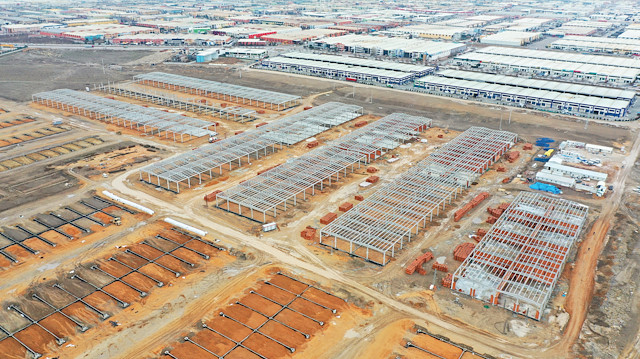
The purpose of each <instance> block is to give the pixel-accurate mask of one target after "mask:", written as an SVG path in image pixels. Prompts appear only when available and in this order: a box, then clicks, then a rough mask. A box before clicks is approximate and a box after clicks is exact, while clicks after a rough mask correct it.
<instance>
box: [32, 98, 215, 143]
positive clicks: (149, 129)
mask: <svg viewBox="0 0 640 359" xmlns="http://www.w3.org/2000/svg"><path fill="white" fill-rule="evenodd" d="M31 97H32V100H33V102H36V103H39V104H41V105H44V106H47V107H51V108H55V109H60V110H63V111H67V112H71V113H75V114H78V115H81V116H84V117H88V118H92V119H96V120H98V121H102V122H108V123H111V124H115V125H117V126H120V127H125V128H130V129H132V130H136V131H140V132H144V133H145V134H151V135H153V134H154V133H155V134H157V135H158V137H161V134H162V133H163V132H164V134H165V138H169V134H173V141H174V142H175V141H176V135H178V136H179V138H180V142H184V135H188V136H189V140H190V139H191V138H192V137H202V136H213V135H216V132H214V131H210V130H209V127H211V126H214V127H215V125H214V123H212V122H208V121H203V120H199V119H196V118H191V117H186V116H181V115H178V114H175V113H169V112H164V111H161V110H157V109H153V108H148V107H144V106H139V105H134V104H130V103H126V102H122V101H116V100H112V99H109V98H105V97H101V96H96V95H92V94H88V93H85V92H80V91H74V90H69V89H59V90H53V91H48V92H40V93H37V94H35V95H32V96H31Z"/></svg>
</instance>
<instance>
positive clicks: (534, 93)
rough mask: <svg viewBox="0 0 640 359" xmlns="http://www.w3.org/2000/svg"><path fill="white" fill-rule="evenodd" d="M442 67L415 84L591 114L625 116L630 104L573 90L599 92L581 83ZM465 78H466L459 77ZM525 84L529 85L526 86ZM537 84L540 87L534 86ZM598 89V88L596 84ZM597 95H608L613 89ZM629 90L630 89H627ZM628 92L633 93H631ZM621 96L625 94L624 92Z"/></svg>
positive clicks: (472, 96)
mask: <svg viewBox="0 0 640 359" xmlns="http://www.w3.org/2000/svg"><path fill="white" fill-rule="evenodd" d="M454 71H455V70H444V71H443V72H441V73H439V74H438V75H440V74H442V75H441V76H438V75H430V76H425V77H422V78H420V79H417V80H416V81H415V87H418V88H424V89H426V90H428V91H430V92H433V93H435V94H439V95H443V96H457V97H460V98H464V99H488V100H491V101H497V102H499V103H502V104H506V105H512V106H519V107H533V108H536V109H540V110H547V111H554V112H561V113H567V114H572V115H577V116H593V117H601V118H608V119H615V120H622V119H626V117H625V116H626V115H627V111H628V109H629V107H630V105H631V101H630V100H629V99H623V100H619V99H612V98H607V97H600V96H598V95H595V96H593V95H582V94H575V92H587V91H590V90H591V93H598V92H596V90H592V89H590V88H586V89H582V88H579V87H580V85H575V86H576V87H574V88H572V87H571V86H569V84H563V83H559V82H552V81H545V82H543V83H540V84H530V83H527V81H535V80H530V79H520V78H517V77H510V76H501V75H489V74H481V73H474V72H467V71H456V72H454ZM461 78H468V79H461ZM528 85H531V87H529V86H528ZM536 87H538V88H541V89H536ZM595 89H598V88H595ZM572 92H574V93H572ZM602 92H604V91H600V95H603V96H611V95H614V96H615V95H616V94H614V93H611V95H609V94H603V93H602ZM627 92H629V91H627ZM630 95H631V96H632V95H633V93H632V94H630ZM621 96H626V95H624V93H623V94H622V95H621Z"/></svg>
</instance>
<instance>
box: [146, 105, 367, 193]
mask: <svg viewBox="0 0 640 359" xmlns="http://www.w3.org/2000/svg"><path fill="white" fill-rule="evenodd" d="M361 115H362V107H360V106H356V105H346V104H343V103H339V102H328V103H325V104H323V105H320V106H316V107H314V108H312V109H310V110H307V111H303V112H300V113H297V114H294V115H291V116H287V117H285V118H282V119H279V120H277V121H274V122H272V123H270V124H268V125H265V126H262V127H259V128H256V129H254V130H250V131H247V132H243V133H240V134H238V135H235V136H232V137H228V138H226V139H223V140H220V141H218V142H215V143H213V144H209V145H205V146H202V147H200V148H198V149H196V150H193V151H189V152H186V153H183V154H180V155H176V156H173V157H170V158H167V159H165V160H162V161H159V162H156V163H154V164H152V165H149V166H147V167H144V168H142V169H141V170H140V180H142V181H145V182H148V183H150V184H153V185H156V186H158V187H161V188H164V189H167V190H170V191H175V192H180V184H181V183H182V184H185V182H186V185H187V186H188V187H189V188H191V181H192V180H196V179H197V181H198V184H201V183H202V181H203V176H204V178H205V179H207V178H212V177H213V171H214V170H216V169H217V170H218V171H219V173H220V174H222V171H223V167H226V166H228V170H231V169H232V168H233V165H234V164H236V165H237V166H238V167H240V166H242V165H243V160H245V163H249V162H251V158H252V157H253V158H256V159H257V158H259V157H261V156H266V155H267V154H269V153H273V152H275V151H276V150H277V147H276V146H279V147H280V148H282V146H283V145H292V144H295V143H298V142H300V141H302V140H304V139H306V138H309V137H312V136H314V135H317V134H319V133H322V132H324V131H326V130H328V129H330V128H332V127H334V126H338V125H341V124H343V123H345V122H348V121H351V120H353V119H354V118H357V117H359V116H361Z"/></svg>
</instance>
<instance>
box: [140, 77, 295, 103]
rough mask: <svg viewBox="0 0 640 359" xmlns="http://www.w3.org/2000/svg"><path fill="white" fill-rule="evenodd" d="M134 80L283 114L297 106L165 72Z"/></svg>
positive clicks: (285, 97)
mask: <svg viewBox="0 0 640 359" xmlns="http://www.w3.org/2000/svg"><path fill="white" fill-rule="evenodd" d="M133 79H134V81H136V82H138V83H140V84H143V85H147V86H153V87H158V88H163V89H168V90H173V91H180V92H185V93H189V94H194V95H199V96H205V97H210V98H214V99H218V100H224V101H229V102H235V103H239V104H242V105H249V106H254V107H262V108H268V109H270V110H277V111H282V110H286V109H288V108H291V107H294V106H297V105H299V104H300V96H295V95H289V94H285V93H281V92H274V91H269V90H260V89H255V88H252V87H245V86H238V85H232V84H228V83H223V82H215V81H209V80H202V79H198V78H195V77H187V76H180V75H173V74H168V73H164V72H150V73H148V74H143V75H137V76H134V77H133Z"/></svg>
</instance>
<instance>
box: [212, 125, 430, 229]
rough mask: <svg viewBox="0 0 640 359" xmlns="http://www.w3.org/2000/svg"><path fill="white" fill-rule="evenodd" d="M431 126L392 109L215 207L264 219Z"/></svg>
mask: <svg viewBox="0 0 640 359" xmlns="http://www.w3.org/2000/svg"><path fill="white" fill-rule="evenodd" d="M430 126H431V119H428V118H425V117H418V116H410V115H406V114H402V113H393V114H391V115H389V116H386V117H383V118H381V119H380V120H378V121H376V122H374V123H372V124H369V125H367V126H365V127H363V128H361V129H359V130H356V131H353V132H351V133H350V134H348V135H346V136H344V137H342V138H339V139H337V140H334V141H332V142H330V143H328V144H326V145H325V146H323V147H321V148H318V149H316V150H313V151H311V152H307V153H305V154H304V155H302V156H300V157H297V158H294V159H291V160H289V161H287V162H286V163H284V164H282V165H280V166H278V167H275V168H273V169H271V170H269V171H267V172H265V173H263V174H261V175H259V176H256V177H253V178H251V179H249V180H248V181H245V182H243V183H240V184H238V185H237V186H235V187H232V188H230V189H228V190H226V191H223V192H221V193H219V194H218V195H217V198H216V206H217V207H218V208H221V209H224V210H226V211H229V212H232V213H235V214H237V215H240V216H244V217H247V218H250V219H252V220H255V221H258V222H263V223H265V222H267V221H268V220H271V219H275V218H276V217H277V215H278V212H279V211H280V212H283V211H286V210H287V209H288V208H291V207H294V206H296V205H297V201H298V200H299V199H300V198H299V197H301V198H302V200H306V199H307V195H312V196H313V195H315V191H316V189H318V190H320V191H322V190H323V189H324V186H325V185H329V186H330V185H331V183H332V182H336V181H338V180H340V177H341V176H340V175H341V174H342V177H346V176H347V170H350V171H351V172H353V171H354V170H355V167H358V168H359V167H360V165H361V164H362V163H368V162H370V161H372V160H374V159H376V158H378V157H379V156H381V155H382V154H383V153H384V152H386V151H389V150H392V149H394V148H396V147H398V146H400V145H401V144H403V143H405V142H407V141H410V140H412V139H414V138H416V137H417V136H418V135H419V134H420V132H422V131H425V130H426V129H427V128H428V127H430Z"/></svg>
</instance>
